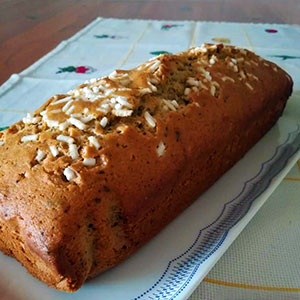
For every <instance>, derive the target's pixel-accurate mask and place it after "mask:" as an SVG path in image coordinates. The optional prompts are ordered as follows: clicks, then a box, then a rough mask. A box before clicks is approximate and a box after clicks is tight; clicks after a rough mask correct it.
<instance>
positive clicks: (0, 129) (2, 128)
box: [0, 126, 9, 131]
mask: <svg viewBox="0 0 300 300" xmlns="http://www.w3.org/2000/svg"><path fill="white" fill-rule="evenodd" d="M8 127H9V126H6V127H0V131H2V130H5V129H7V128H8Z"/></svg>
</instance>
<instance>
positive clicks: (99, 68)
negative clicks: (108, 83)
mask: <svg viewBox="0 0 300 300" xmlns="http://www.w3.org/2000/svg"><path fill="white" fill-rule="evenodd" d="M203 42H208V43H220V42H222V43H225V44H234V45H237V46H239V47H244V48H248V49H249V50H252V51H255V52H256V53H257V54H259V55H261V56H262V57H264V58H266V59H268V60H271V61H274V62H275V63H277V64H279V65H280V66H281V67H283V68H284V69H285V70H286V71H287V72H289V73H290V74H291V75H292V77H293V80H294V82H295V87H294V97H298V98H299V101H300V27H299V26H296V25H278V24H241V23H214V22H190V21H178V22H177V21H150V20H120V19H103V18H98V19H96V20H95V21H94V22H92V23H91V24H90V25H88V26H87V27H85V28H84V29H82V30H81V31H80V32H79V33H77V34H76V35H74V36H73V37H71V38H70V39H69V40H67V41H62V42H61V43H60V44H59V45H58V46H57V48H55V49H54V50H53V51H51V52H50V53H49V54H48V55H46V56H45V57H43V58H42V59H40V60H39V61H37V62H36V63H35V64H33V65H32V66H31V67H29V68H28V69H26V70H25V71H23V72H22V73H20V74H13V75H12V76H11V77H10V79H9V80H8V81H7V82H6V83H4V84H3V85H2V86H1V87H0V128H1V129H3V128H6V127H7V126H9V125H11V124H12V123H14V122H16V121H18V120H19V119H21V118H22V117H24V115H25V114H26V112H30V111H32V110H34V109H36V108H37V107H39V106H40V105H41V104H42V103H44V102H45V101H46V100H47V99H48V98H49V97H50V96H52V95H53V94H56V93H64V92H66V91H68V90H70V89H71V88H74V87H76V86H77V85H78V84H80V83H82V82H83V81H85V80H86V79H89V78H92V77H101V76H104V75H107V74H109V73H110V72H112V71H113V70H114V69H116V68H125V69H127V68H131V67H134V66H136V65H138V64H139V63H142V62H144V61H145V60H147V59H150V58H152V57H154V56H156V55H159V54H161V53H176V52H178V51H182V50H186V49H187V48H189V47H191V46H197V45H201V44H202V43H203ZM2 71H3V70H2ZM299 119H300V116H299ZM299 196H300V163H298V165H295V166H294V168H293V169H292V170H291V171H290V173H289V174H288V176H287V177H286V178H285V180H284V181H283V182H282V183H281V184H280V186H279V187H278V188H277V189H276V191H275V192H274V193H273V194H272V196H271V197H270V199H269V200H268V201H267V203H266V204H265V205H264V206H263V207H262V209H261V210H260V211H259V212H258V214H257V215H256V216H255V217H254V219H253V220H252V221H251V222H250V223H249V225H248V226H247V227H246V229H245V230H244V231H243V232H242V233H241V235H240V236H239V237H238V238H237V240H236V241H235V242H234V243H233V245H232V246H231V247H230V248H229V250H228V251H227V252H226V253H225V255H224V256H223V257H222V258H221V259H220V260H219V262H218V263H217V264H216V265H215V267H214V268H213V269H212V270H211V271H210V273H209V274H208V275H207V277H206V278H205V279H204V280H203V282H202V283H201V284H200V285H199V287H198V288H197V289H196V290H195V292H194V293H193V294H192V295H191V296H190V300H196V299H197V300H198V299H205V300H208V299H214V300H216V299H230V300H232V299H300V250H299V249H300V201H299Z"/></svg>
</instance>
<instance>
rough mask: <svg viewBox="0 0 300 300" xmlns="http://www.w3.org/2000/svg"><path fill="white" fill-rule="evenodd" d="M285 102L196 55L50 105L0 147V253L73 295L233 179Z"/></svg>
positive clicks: (288, 85) (229, 52)
mask: <svg viewBox="0 0 300 300" xmlns="http://www.w3.org/2000/svg"><path fill="white" fill-rule="evenodd" d="M291 92H292V79H291V77H290V76H289V75H288V74H287V73H285V72H284V71H283V70H282V69H281V68H279V67H278V66H276V65H275V64H274V63H272V62H269V61H266V60H264V59H262V58H260V57H258V56H256V55H255V54H254V53H252V52H250V51H248V50H244V49H237V48H236V47H233V46H223V45H209V44H205V45H203V46H202V47H197V48H192V49H189V50H188V51H186V52H182V53H179V54H176V55H168V54H164V55H160V56H158V57H156V58H154V59H152V60H150V61H148V62H146V63H144V64H142V65H140V66H139V67H137V68H134V69H132V70H129V71H124V70H116V71H114V72H113V73H112V74H110V75H109V76H108V77H103V78H99V79H92V80H90V81H87V82H86V83H84V84H82V85H80V86H79V87H78V88H76V89H74V90H72V91H69V92H68V93H67V94H65V95H56V96H54V97H52V98H50V99H49V100H48V101H47V102H46V103H45V104H44V105H43V106H42V107H41V108H39V109H38V110H37V111H35V112H34V113H33V114H28V115H27V116H26V117H25V118H24V119H23V120H22V121H19V122H17V123H16V124H14V125H12V126H11V127H10V128H9V129H7V130H5V131H4V132H3V133H2V135H1V136H0V150H1V151H0V164H1V169H0V250H2V251H3V252H4V253H5V254H7V255H11V256H13V257H15V258H16V259H17V260H18V261H20V262H21V263H22V264H23V265H24V266H25V267H26V268H27V270H28V271H29V272H30V273H31V274H32V275H33V276H35V277H37V278H39V279H40V280H42V281H43V282H45V283H46V284H48V285H49V286H52V287H54V288H56V289H59V290H62V291H68V292H73V291H76V290H77V289H78V288H80V287H81V285H82V284H83V283H84V281H85V280H86V279H88V278H91V277H93V276H96V275H97V274H99V273H100V272H102V271H104V270H106V269H108V268H111V267H112V266H114V265H116V264H118V263H120V262H121V261H122V260H124V259H126V258H127V257H128V256H129V255H131V254H132V253H133V252H135V251H136V250H137V249H138V248H139V247H140V246H142V245H143V244H145V243H146V242H147V241H148V240H149V239H150V238H151V237H153V236H154V235H156V234H157V233H158V232H159V231H160V230H161V229H162V228H163V227H164V226H165V225H167V224H168V223H169V222H170V221H172V220H173V219H174V218H175V217H176V216H177V215H178V214H179V213H180V212H182V211H183V210H184V209H185V208H186V207H188V206H189V205H190V204H191V203H192V202H193V201H195V199H197V197H199V195H200V194H201V193H202V192H203V191H205V190H206V189H207V188H209V187H210V186H211V185H212V184H213V183H214V182H215V181H216V180H217V179H218V178H219V177H220V176H221V175H222V174H223V173H224V172H226V171H227V170H228V169H229V168H230V167H232V166H233V165H234V163H236V162H237V161H238V160H239V159H240V158H241V157H242V156H243V155H244V154H245V153H246V152H247V151H248V150H249V149H250V148H251V147H252V146H253V145H254V144H255V143H256V142H257V141H258V140H259V139H260V138H261V137H262V136H263V135H264V134H265V133H266V132H267V131H268V130H269V129H270V128H271V127H272V126H273V125H274V124H275V122H276V121H277V119H278V118H279V117H280V115H281V114H282V111H283V109H284V107H285V105H286V101H287V99H288V97H289V95H290V94H291Z"/></svg>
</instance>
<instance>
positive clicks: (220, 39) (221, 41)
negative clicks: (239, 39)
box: [211, 37, 230, 44]
mask: <svg viewBox="0 0 300 300" xmlns="http://www.w3.org/2000/svg"><path fill="white" fill-rule="evenodd" d="M211 40H212V41H213V42H216V43H224V44H229V43H230V39H228V38H224V37H214V38H212V39H211Z"/></svg>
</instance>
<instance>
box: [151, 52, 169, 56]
mask: <svg viewBox="0 0 300 300" xmlns="http://www.w3.org/2000/svg"><path fill="white" fill-rule="evenodd" d="M150 54H152V55H160V54H172V53H171V52H168V51H152V52H150Z"/></svg>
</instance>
